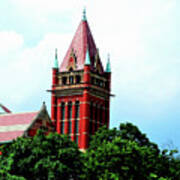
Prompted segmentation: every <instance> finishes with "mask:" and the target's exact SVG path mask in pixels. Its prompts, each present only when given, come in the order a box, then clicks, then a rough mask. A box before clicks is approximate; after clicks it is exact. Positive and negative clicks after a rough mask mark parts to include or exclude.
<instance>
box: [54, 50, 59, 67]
mask: <svg viewBox="0 0 180 180" xmlns="http://www.w3.org/2000/svg"><path fill="white" fill-rule="evenodd" d="M54 68H56V69H58V54H57V48H56V49H55V60H54Z"/></svg>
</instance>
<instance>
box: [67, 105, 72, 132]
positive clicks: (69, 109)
mask: <svg viewBox="0 0 180 180" xmlns="http://www.w3.org/2000/svg"><path fill="white" fill-rule="evenodd" d="M71 120H72V102H69V103H68V134H71V132H72V123H71Z"/></svg>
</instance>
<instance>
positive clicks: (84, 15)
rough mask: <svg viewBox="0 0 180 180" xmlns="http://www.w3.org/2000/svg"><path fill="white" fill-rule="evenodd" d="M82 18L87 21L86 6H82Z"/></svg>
mask: <svg viewBox="0 0 180 180" xmlns="http://www.w3.org/2000/svg"><path fill="white" fill-rule="evenodd" d="M82 20H83V21H87V18H86V8H84V10H83V17H82Z"/></svg>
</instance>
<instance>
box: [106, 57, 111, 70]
mask: <svg viewBox="0 0 180 180" xmlns="http://www.w3.org/2000/svg"><path fill="white" fill-rule="evenodd" d="M106 72H107V73H110V72H111V64H110V55H109V54H108V61H107V64H106Z"/></svg>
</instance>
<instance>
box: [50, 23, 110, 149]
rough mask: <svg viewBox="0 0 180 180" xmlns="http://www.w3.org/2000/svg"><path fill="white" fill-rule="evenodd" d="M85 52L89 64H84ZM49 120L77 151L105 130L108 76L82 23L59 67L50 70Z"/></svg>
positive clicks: (108, 103)
mask: <svg viewBox="0 0 180 180" xmlns="http://www.w3.org/2000/svg"><path fill="white" fill-rule="evenodd" d="M86 52H89V60H90V63H89V64H86V63H85V61H86ZM52 76H53V77H52V89H51V90H50V92H51V97H52V98H51V119H52V121H53V122H54V124H56V130H57V132H58V133H60V134H68V135H69V136H70V137H71V139H72V140H73V141H75V142H76V143H77V144H78V146H79V148H80V149H86V148H88V145H89V137H90V135H92V134H94V133H95V132H96V131H97V130H98V128H99V127H101V126H103V125H107V127H109V109H110V84H111V73H110V72H105V71H104V68H103V66H102V63H101V60H100V57H99V53H98V50H97V48H96V45H95V43H94V40H93V37H92V34H91V31H90V28H89V25H88V23H87V21H86V20H82V21H81V23H80V25H79V27H78V29H77V31H76V34H75V36H74V38H73V40H72V43H71V45H70V47H69V49H68V51H67V54H66V56H65V58H64V60H63V61H62V63H61V66H60V67H54V68H53V70H52Z"/></svg>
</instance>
